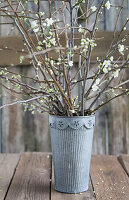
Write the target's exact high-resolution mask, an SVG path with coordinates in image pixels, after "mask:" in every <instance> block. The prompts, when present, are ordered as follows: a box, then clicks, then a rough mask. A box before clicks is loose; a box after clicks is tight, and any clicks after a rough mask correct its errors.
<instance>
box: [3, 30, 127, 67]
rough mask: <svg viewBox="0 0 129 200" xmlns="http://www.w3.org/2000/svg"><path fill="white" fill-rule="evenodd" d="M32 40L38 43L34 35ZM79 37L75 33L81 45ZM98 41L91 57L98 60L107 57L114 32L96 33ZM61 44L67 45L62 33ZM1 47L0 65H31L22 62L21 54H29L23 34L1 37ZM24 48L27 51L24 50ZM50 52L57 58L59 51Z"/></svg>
mask: <svg viewBox="0 0 129 200" xmlns="http://www.w3.org/2000/svg"><path fill="white" fill-rule="evenodd" d="M128 33H129V32H128V31H126V32H124V34H128ZM117 34H119V32H117ZM31 38H32V40H33V41H34V43H35V44H36V43H37V42H36V38H35V37H34V36H33V35H32V36H31ZM78 38H81V35H80V34H79V33H77V34H76V35H75V45H77V46H78V45H80V40H79V39H78ZM96 39H97V40H96V43H97V47H96V48H94V50H93V53H92V56H91V59H92V60H96V57H97V56H98V57H99V58H103V57H105V55H106V53H107V50H108V48H109V46H110V44H111V42H112V39H113V32H110V31H109V32H107V31H104V32H103V31H101V32H97V33H96ZM60 41H61V45H62V46H63V47H65V36H64V35H63V34H62V35H61V36H60ZM128 45H129V41H128V40H127V41H126V46H128ZM0 48H1V49H3V50H2V51H1V52H0V66H10V65H11V64H13V65H14V66H15V65H30V61H29V60H28V59H25V60H24V61H23V63H22V64H20V56H21V55H23V56H25V55H27V54H28V51H27V49H26V48H25V46H24V42H23V40H22V37H21V36H9V37H0ZM22 49H24V50H25V51H24V52H22ZM48 54H49V57H52V58H53V59H57V53H55V51H51V52H50V53H48ZM127 54H128V52H125V58H126V57H127ZM113 56H114V60H115V59H117V58H118V57H119V53H118V52H116V53H115V54H114V55H113ZM78 61H79V56H77V55H76V54H75V56H74V62H78Z"/></svg>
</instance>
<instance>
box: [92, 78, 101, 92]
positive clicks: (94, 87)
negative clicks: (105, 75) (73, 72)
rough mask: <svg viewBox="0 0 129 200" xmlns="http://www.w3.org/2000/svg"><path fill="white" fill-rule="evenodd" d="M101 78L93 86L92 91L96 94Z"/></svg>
mask: <svg viewBox="0 0 129 200" xmlns="http://www.w3.org/2000/svg"><path fill="white" fill-rule="evenodd" d="M99 83H100V78H98V79H96V81H95V83H94V85H93V86H92V90H93V91H94V92H95V91H97V90H98V89H99V86H98V85H99Z"/></svg>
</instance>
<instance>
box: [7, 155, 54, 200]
mask: <svg viewBox="0 0 129 200" xmlns="http://www.w3.org/2000/svg"><path fill="white" fill-rule="evenodd" d="M50 174H51V156H50V155H47V154H42V153H25V154H23V155H22V156H21V160H20V163H19V165H18V168H17V171H16V173H15V176H14V178H13V181H12V184H11V186H10V189H9V192H8V195H7V198H6V200H23V199H25V200H50Z"/></svg>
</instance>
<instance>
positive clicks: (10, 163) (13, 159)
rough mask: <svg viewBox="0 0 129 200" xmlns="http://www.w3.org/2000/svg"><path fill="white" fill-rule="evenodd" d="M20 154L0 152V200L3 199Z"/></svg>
mask: <svg viewBox="0 0 129 200" xmlns="http://www.w3.org/2000/svg"><path fill="white" fill-rule="evenodd" d="M19 157H20V155H18V154H0V200H4V199H5V196H6V193H7V191H8V188H9V185H10V183H11V180H12V178H13V175H14V173H15V169H16V166H17V164H18V160H19Z"/></svg>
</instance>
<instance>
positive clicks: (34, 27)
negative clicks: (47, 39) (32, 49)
mask: <svg viewBox="0 0 129 200" xmlns="http://www.w3.org/2000/svg"><path fill="white" fill-rule="evenodd" d="M30 24H31V28H32V29H33V31H34V32H35V33H37V32H38V31H39V27H38V24H37V22H36V21H32V22H30Z"/></svg>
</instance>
